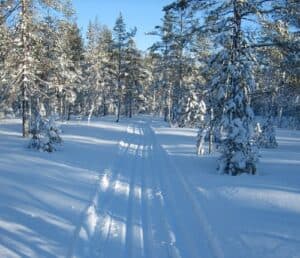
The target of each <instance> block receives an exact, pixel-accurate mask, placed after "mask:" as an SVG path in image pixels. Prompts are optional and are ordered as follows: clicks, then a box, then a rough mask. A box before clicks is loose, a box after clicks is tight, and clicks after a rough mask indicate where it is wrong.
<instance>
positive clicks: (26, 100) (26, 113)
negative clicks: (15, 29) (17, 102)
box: [21, 0, 30, 137]
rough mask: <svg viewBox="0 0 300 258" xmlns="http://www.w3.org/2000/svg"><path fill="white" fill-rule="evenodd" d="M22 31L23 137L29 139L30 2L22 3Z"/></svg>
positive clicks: (25, 0) (23, 1)
mask: <svg viewBox="0 0 300 258" xmlns="http://www.w3.org/2000/svg"><path fill="white" fill-rule="evenodd" d="M21 8H22V14H21V29H22V32H21V33H22V35H21V40H22V51H23V52H22V55H23V67H22V82H21V91H22V131H23V137H29V132H30V113H29V96H28V86H29V85H28V84H29V78H28V67H29V65H28V63H29V56H28V55H29V43H28V38H29V31H28V30H29V26H28V19H29V17H28V15H29V13H28V12H29V10H28V8H29V3H28V0H22V1H21Z"/></svg>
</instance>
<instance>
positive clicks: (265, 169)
mask: <svg viewBox="0 0 300 258" xmlns="http://www.w3.org/2000/svg"><path fill="white" fill-rule="evenodd" d="M62 129H63V135H62V137H63V139H64V144H63V146H62V147H61V148H59V150H58V151H57V152H55V153H52V154H48V153H42V152H35V151H33V150H29V149H27V148H26V144H27V141H26V140H24V139H22V137H21V134H20V131H21V127H20V122H19V121H18V120H1V121H0V257H1V258H2V257H3V258H6V257H30V258H35V257H68V258H71V257H86V258H93V257H95V258H96V257H102V258H142V257H145V258H150V257H151V258H152V257H153V258H167V257H171V258H179V257H181V258H210V257H218V258H219V257H220V258H221V257H226V258H227V257H228V258H241V257H243V258H247V257H253V258H254V257H255V258H259V257H261V258H268V257H270V258H271V257H272V258H276V257H278V258H285V257H286V258H297V257H300V132H299V131H289V130H278V142H279V148H278V149H275V150H263V151H262V152H261V155H262V158H261V160H260V163H259V168H258V171H259V174H258V175H257V176H249V175H242V176H237V177H231V176H226V175H218V174H216V170H215V168H216V158H217V157H216V156H209V155H205V156H202V157H196V155H195V136H196V132H195V130H192V129H178V128H169V127H168V126H167V125H166V124H164V123H163V122H162V121H161V120H159V119H155V118H151V117H136V118H134V119H132V120H126V121H125V120H124V121H122V122H121V123H119V124H116V123H114V122H113V118H105V120H102V121H94V122H91V123H90V124H89V125H88V124H87V123H86V122H80V121H77V122H75V121H74V122H69V123H67V124H63V125H62Z"/></svg>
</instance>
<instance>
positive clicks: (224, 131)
mask: <svg viewBox="0 0 300 258" xmlns="http://www.w3.org/2000/svg"><path fill="white" fill-rule="evenodd" d="M299 9H300V8H299V2H298V1H296V0H278V1H267V0H253V1H245V0H232V1H213V0H212V1H199V0H194V1H193V0H181V1H176V2H174V3H171V4H169V5H167V6H165V7H163V14H164V15H163V19H162V21H161V24H159V25H157V26H156V27H155V28H153V31H150V32H149V34H150V35H156V36H157V42H156V43H154V44H153V45H152V46H151V47H150V48H149V49H148V51H146V52H145V51H143V52H142V51H140V50H139V49H137V47H136V44H135V39H134V37H135V33H136V29H135V28H132V29H128V28H126V21H124V18H123V17H122V14H120V16H119V17H117V18H116V22H115V26H114V27H113V28H112V29H110V28H108V27H107V26H105V25H102V24H100V23H99V21H98V20H97V19H95V20H92V21H91V22H90V23H89V26H88V29H87V35H86V39H84V38H83V36H82V33H81V31H80V29H79V28H78V25H77V23H76V19H75V16H74V15H75V13H74V10H73V9H72V4H71V2H70V1H62V0H57V1H46V0H40V1H32V0H20V1H16V0H7V1H1V9H0V10H1V16H0V21H1V27H0V33H1V37H0V40H1V45H0V55H1V58H0V91H1V94H0V95H1V99H0V112H1V113H0V114H1V116H2V117H5V116H7V115H11V116H18V117H22V120H23V126H22V128H23V129H22V130H23V136H24V137H29V136H30V135H31V136H32V137H33V138H34V139H38V138H39V134H40V131H41V129H40V128H39V127H42V126H41V124H43V123H42V122H40V120H41V119H44V118H45V119H49V118H50V117H55V118H56V119H57V118H59V119H61V120H65V119H66V120H69V119H70V118H71V117H72V116H73V117H88V118H89V119H90V118H91V117H92V116H97V117H99V116H106V115H108V114H115V115H116V121H117V122H118V121H119V119H120V117H122V116H126V117H132V115H133V114H155V115H160V116H163V117H164V120H165V121H168V122H169V123H170V124H171V125H172V126H178V127H184V126H191V127H196V128H199V135H198V139H197V146H198V153H201V152H202V145H203V142H204V141H205V139H207V138H208V139H209V141H210V151H211V149H212V145H213V142H222V144H219V147H220V150H221V153H223V161H222V162H221V164H220V170H221V171H223V172H225V173H230V174H239V173H241V172H247V173H253V174H254V173H255V165H254V163H255V162H254V160H255V159H256V157H255V151H254V150H253V145H255V144H256V145H263V146H267V147H274V146H276V139H275V131H274V126H275V125H278V126H283V127H292V128H298V129H299V126H300V107H299V105H300V104H299V103H300V99H299V98H300V95H299V92H300V90H299V76H300V72H299V46H300V45H299V44H300V42H299V22H300V20H299ZM145 37H147V35H145ZM255 116H256V117H260V118H261V119H262V121H260V123H258V122H257V121H255ZM253 139H254V140H253ZM253 142H254V143H255V144H253ZM34 145H39V144H37V143H36V141H35V143H34ZM48 149H49V147H48ZM51 149H52V148H51V147H50V150H51ZM229 149H233V150H234V151H232V150H230V151H229ZM234 155H235V156H236V157H234ZM230 160H240V161H241V162H240V164H237V162H234V161H230ZM232 165H233V166H234V167H235V168H229V167H231V166H232Z"/></svg>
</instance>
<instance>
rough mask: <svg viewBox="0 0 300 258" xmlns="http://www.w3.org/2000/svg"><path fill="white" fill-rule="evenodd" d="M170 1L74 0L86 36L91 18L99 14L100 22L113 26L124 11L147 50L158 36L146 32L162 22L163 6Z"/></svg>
mask: <svg viewBox="0 0 300 258" xmlns="http://www.w3.org/2000/svg"><path fill="white" fill-rule="evenodd" d="M170 2H172V0H73V5H74V7H75V9H76V12H77V21H78V24H79V27H81V28H82V30H83V35H84V36H85V31H86V28H87V25H88V22H89V20H94V18H95V17H96V16H98V20H99V22H100V23H102V24H106V25H108V26H109V27H110V28H113V26H114V24H115V21H116V18H117V17H118V15H119V13H120V12H122V14H123V17H124V20H125V23H126V25H127V28H128V29H130V28H134V27H135V26H136V27H137V30H138V31H137V35H136V37H135V39H136V43H137V46H138V47H139V48H140V49H142V50H146V49H147V48H148V47H149V46H150V45H151V44H152V43H153V42H154V41H156V40H157V38H156V37H153V36H146V35H145V33H146V32H150V31H152V30H153V28H154V26H156V25H160V24H161V18H162V17H163V12H162V8H163V7H164V6H165V5H167V4H169V3H170Z"/></svg>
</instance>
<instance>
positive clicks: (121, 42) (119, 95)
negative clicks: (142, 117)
mask: <svg viewBox="0 0 300 258" xmlns="http://www.w3.org/2000/svg"><path fill="white" fill-rule="evenodd" d="M135 33H136V29H135V30H133V31H131V32H128V31H127V30H126V25H125V22H124V19H123V16H122V14H120V15H119V17H118V18H117V20H116V23H115V26H114V28H113V41H114V60H115V65H116V70H115V79H116V100H117V110H116V111H117V119H116V122H119V120H120V114H121V105H122V101H123V97H124V92H123V91H124V88H125V84H126V80H125V77H126V60H125V54H126V49H127V48H128V44H129V40H130V39H131V38H132V37H133V36H134V35H135Z"/></svg>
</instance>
